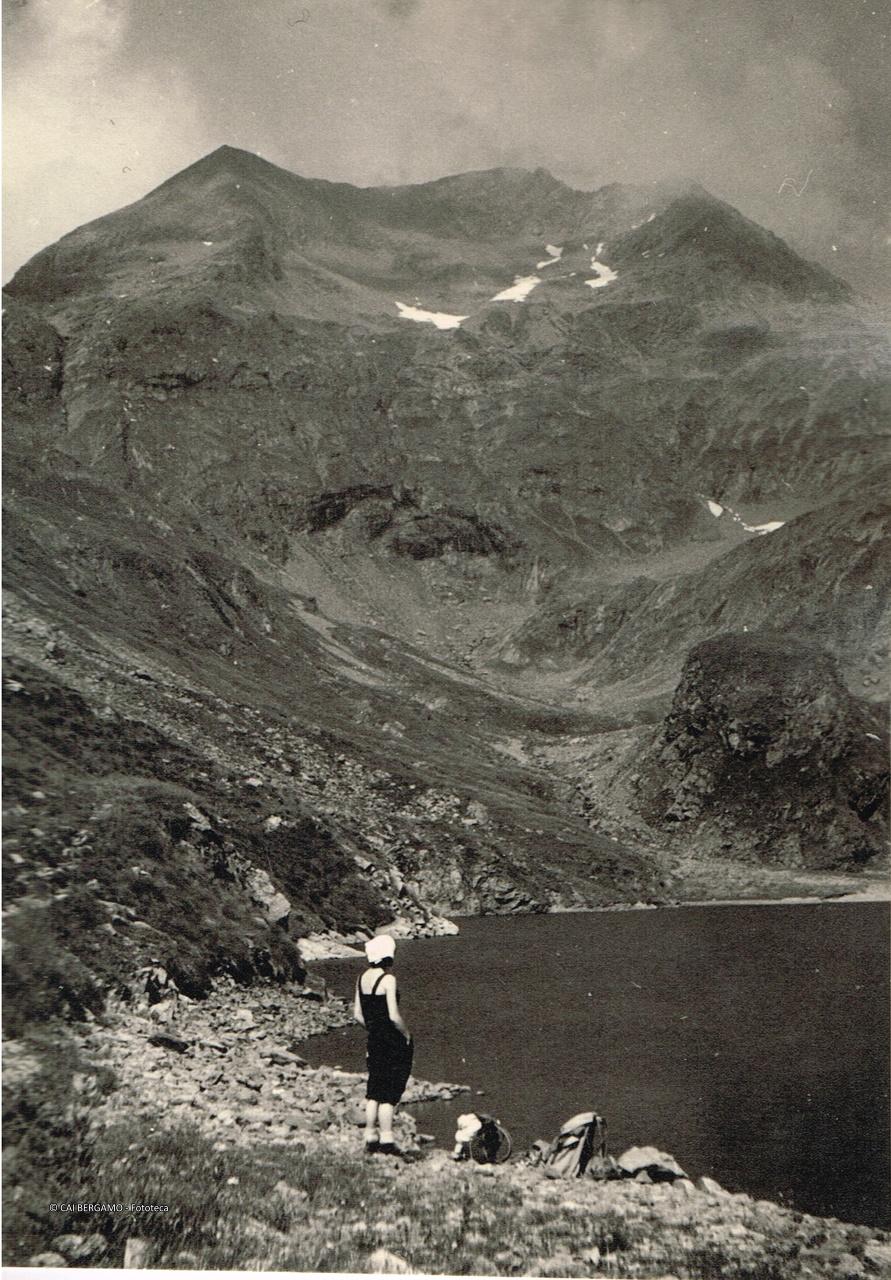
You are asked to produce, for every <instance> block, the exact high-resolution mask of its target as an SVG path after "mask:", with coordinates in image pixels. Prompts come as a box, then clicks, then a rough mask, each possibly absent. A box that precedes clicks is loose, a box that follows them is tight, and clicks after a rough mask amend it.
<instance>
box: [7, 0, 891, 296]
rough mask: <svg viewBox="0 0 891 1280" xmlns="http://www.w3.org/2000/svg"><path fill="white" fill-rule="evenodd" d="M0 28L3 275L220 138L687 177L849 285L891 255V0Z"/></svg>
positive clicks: (564, 6)
mask: <svg viewBox="0 0 891 1280" xmlns="http://www.w3.org/2000/svg"><path fill="white" fill-rule="evenodd" d="M4 30H5V44H4V62H5V76H4V96H5V114H4V130H5V169H6V172H5V194H6V205H5V208H6V213H5V253H6V258H5V265H4V273H3V274H4V278H5V279H8V277H9V276H10V275H11V274H12V272H13V271H14V270H15V269H16V267H18V266H19V265H20V264H21V262H23V261H25V260H26V259H27V258H28V257H30V256H31V254H32V253H34V252H36V251H37V250H38V249H40V248H42V247H43V246H44V245H46V244H49V243H51V242H52V241H54V240H55V239H57V238H58V237H59V236H60V235H61V234H63V233H64V232H65V231H69V230H71V229H72V228H73V227H75V226H77V225H79V224H80V223H83V222H85V221H88V220H89V219H90V218H94V217H96V216H98V215H100V214H102V213H106V212H108V211H110V210H112V209H115V208H118V207H120V206H121V205H122V204H126V203H129V202H130V201H132V200H135V199H137V198H138V197H139V196H141V195H143V194H144V193H145V192H146V191H148V190H150V189H151V188H152V187H154V186H156V185H157V184H158V183H159V182H161V181H162V180H163V179H164V178H166V177H169V176H170V175H171V174H172V173H174V172H176V171H177V170H179V169H181V168H184V167H185V166H186V165H187V164H189V163H191V162H192V161H193V160H196V159H198V158H199V157H200V156H201V155H203V154H205V153H206V152H208V151H210V150H212V149H213V148H214V147H217V146H219V145H220V144H221V143H224V142H226V143H230V144H231V145H233V146H238V147H244V148H246V149H248V150H251V151H256V152H258V153H259V154H260V155H262V156H264V157H265V158H266V159H268V160H272V161H274V162H275V163H276V164H280V165H283V166H284V167H285V168H288V169H291V170H293V171H294V172H297V173H300V174H304V175H306V176H310V177H325V178H332V179H337V180H342V181H348V182H354V183H357V184H359V185H368V184H377V183H403V182H419V181H424V180H425V179H428V178H434V177H440V176H442V175H443V174H446V173H455V172H460V171H463V170H467V169H479V168H489V167H493V166H497V165H512V166H521V167H528V168H536V167H538V166H543V167H545V168H547V169H549V170H550V171H551V172H552V173H554V174H555V175H556V176H557V177H559V178H562V179H563V180H564V181H566V182H568V183H570V184H571V185H572V186H576V187H580V188H584V189H590V188H594V187H597V186H602V185H603V184H605V183H607V182H617V181H618V182H622V181H635V182H646V181H650V180H657V179H660V178H664V177H667V176H679V175H684V176H690V177H696V178H698V179H699V180H700V181H701V182H703V183H704V185H705V186H707V187H708V188H709V189H710V190H711V191H712V192H714V194H716V195H718V196H721V197H722V198H724V199H726V200H729V201H730V202H731V203H732V204H734V205H736V206H737V207H738V208H739V209H741V210H742V212H744V213H746V214H747V215H748V216H750V217H753V218H755V219H756V220H757V221H759V222H761V223H763V224H764V225H765V226H768V227H770V228H771V229H772V230H774V231H776V232H778V233H779V234H780V235H782V236H784V237H785V238H787V239H788V240H789V241H790V242H791V243H792V244H793V245H794V246H795V247H796V248H797V249H798V250H799V251H801V252H804V253H805V254H806V255H807V256H809V257H819V258H822V259H824V260H825V261H826V262H827V264H828V265H829V266H830V267H832V268H833V269H835V270H836V271H838V272H839V273H841V274H845V275H847V276H849V277H850V278H852V279H854V281H855V283H858V284H860V285H863V284H867V285H869V282H870V281H873V280H878V279H879V278H880V273H881V270H882V269H883V268H884V269H886V270H887V269H888V266H889V260H891V227H889V223H888V209H889V206H891V106H889V92H888V84H889V79H891V77H889V69H891V0H538V2H535V0H305V2H304V0H6V4H5V9H4ZM833 246H835V248H834V249H833ZM889 274H891V272H889Z"/></svg>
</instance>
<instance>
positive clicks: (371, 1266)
mask: <svg viewBox="0 0 891 1280" xmlns="http://www.w3.org/2000/svg"><path fill="white" fill-rule="evenodd" d="M366 1263H367V1268H368V1270H369V1271H370V1272H372V1273H373V1274H374V1275H407V1274H409V1273H410V1272H411V1269H412V1268H411V1264H410V1263H408V1262H406V1260H405V1258H400V1256H399V1254H398V1253H391V1252H390V1250H389V1249H375V1251H374V1253H370V1254H369V1255H368V1257H367V1259H366Z"/></svg>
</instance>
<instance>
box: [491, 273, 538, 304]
mask: <svg viewBox="0 0 891 1280" xmlns="http://www.w3.org/2000/svg"><path fill="white" fill-rule="evenodd" d="M537 284H541V277H540V276H514V282H513V284H512V285H511V286H510V288H509V289H502V290H501V292H500V293H496V294H495V296H494V298H492V299H491V301H492V302H524V301H525V300H526V298H528V296H529V294H530V293H531V292H532V290H533V289H534V288H535V286H536V285H537Z"/></svg>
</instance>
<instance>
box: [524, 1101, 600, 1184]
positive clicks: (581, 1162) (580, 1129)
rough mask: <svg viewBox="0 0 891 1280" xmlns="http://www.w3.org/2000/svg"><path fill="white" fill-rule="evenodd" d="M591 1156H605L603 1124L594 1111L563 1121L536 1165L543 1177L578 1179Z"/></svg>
mask: <svg viewBox="0 0 891 1280" xmlns="http://www.w3.org/2000/svg"><path fill="white" fill-rule="evenodd" d="M594 1155H597V1156H601V1157H602V1156H605V1155H606V1121H605V1120H604V1118H603V1116H599V1115H598V1114H597V1112H596V1111H582V1112H581V1113H580V1114H579V1115H577V1116H573V1117H572V1119H571V1120H567V1121H566V1124H565V1125H563V1127H562V1128H561V1130H560V1132H559V1133H558V1134H557V1136H556V1138H555V1139H554V1141H553V1142H552V1143H550V1145H549V1146H547V1147H545V1148H544V1150H543V1151H542V1152H541V1157H540V1160H539V1162H538V1163H540V1164H541V1166H542V1169H543V1170H544V1175H545V1177H546V1178H580V1177H581V1176H582V1174H583V1173H584V1172H585V1170H586V1169H587V1167H588V1164H589V1163H590V1160H591V1157H592V1156H594Z"/></svg>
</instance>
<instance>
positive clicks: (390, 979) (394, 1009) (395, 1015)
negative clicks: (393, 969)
mask: <svg viewBox="0 0 891 1280" xmlns="http://www.w3.org/2000/svg"><path fill="white" fill-rule="evenodd" d="M381 986H382V987H383V989H384V991H385V992H386V995H387V1013H388V1014H389V1015H390V1021H391V1022H392V1024H393V1026H394V1027H395V1028H396V1029H397V1031H401V1032H402V1034H403V1035H404V1036H405V1038H406V1040H410V1039H411V1032H410V1031H409V1029H408V1027H407V1026H406V1025H405V1023H404V1022H403V1020H402V1014H401V1013H400V1012H399V1001H398V1000H397V999H396V978H395V976H394V975H393V974H392V973H388V974H387V976H386V978H384V980H383V982H382V983H381Z"/></svg>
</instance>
